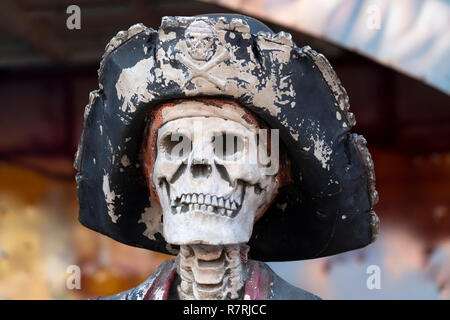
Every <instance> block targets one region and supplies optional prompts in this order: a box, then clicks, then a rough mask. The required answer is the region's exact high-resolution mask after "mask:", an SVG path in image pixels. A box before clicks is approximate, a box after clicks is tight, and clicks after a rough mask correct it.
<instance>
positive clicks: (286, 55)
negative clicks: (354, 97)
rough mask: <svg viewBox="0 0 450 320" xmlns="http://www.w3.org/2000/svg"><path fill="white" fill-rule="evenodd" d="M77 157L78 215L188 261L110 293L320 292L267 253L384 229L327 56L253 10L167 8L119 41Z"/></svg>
mask: <svg viewBox="0 0 450 320" xmlns="http://www.w3.org/2000/svg"><path fill="white" fill-rule="evenodd" d="M99 82H100V89H98V90H96V91H93V92H92V93H91V95H90V99H89V104H88V105H87V107H86V110H85V114H84V130H83V133H82V135H81V138H80V143H79V147H78V151H77V154H76V159H75V168H76V169H77V171H78V174H77V177H76V180H77V191H78V200H79V204H80V214H79V220H80V222H81V223H83V224H84V225H85V226H87V227H89V228H91V229H93V230H95V231H97V232H100V233H103V234H105V235H107V236H109V237H111V238H113V239H115V240H117V241H120V242H122V243H125V244H128V245H132V246H137V247H143V248H147V249H149V250H155V251H159V252H163V253H167V254H172V255H175V256H176V257H175V258H173V259H169V260H167V261H166V262H164V263H163V264H161V265H160V266H159V267H158V269H157V270H156V271H155V272H154V273H153V274H152V275H151V276H150V277H149V278H148V279H147V280H145V281H144V282H143V283H141V284H140V285H139V286H137V287H135V288H132V289H130V290H127V291H124V292H121V293H118V294H116V295H113V296H109V297H101V298H99V299H146V300H161V299H233V300H234V299H317V297H316V296H315V295H313V294H311V293H309V292H306V291H304V290H302V289H299V288H296V287H294V286H292V285H290V284H289V283H287V282H286V281H284V280H283V279H281V278H280V277H278V276H277V275H276V274H275V273H274V272H273V271H272V270H271V269H270V268H269V267H268V266H267V264H265V263H264V262H263V261H289V260H301V259H310V258H317V257H323V256H328V255H332V254H337V253H340V252H344V251H348V250H353V249H357V248H360V247H363V246H365V245H368V244H369V243H371V242H372V241H374V240H375V238H376V235H377V232H378V218H377V216H376V214H375V213H374V212H373V206H374V205H375V204H376V202H377V199H378V198H377V192H376V190H375V175H374V170H373V162H372V160H371V157H370V153H369V152H368V150H367V148H366V146H365V145H366V141H365V139H364V138H363V137H362V136H359V135H357V134H354V133H351V132H350V130H351V127H352V126H353V125H354V123H355V121H354V117H353V114H352V113H351V112H349V104H348V97H347V95H346V92H345V90H344V88H343V87H342V85H341V83H340V81H339V79H338V77H337V75H336V74H335V72H334V70H333V69H332V68H331V66H330V65H329V63H328V61H327V60H326V59H325V57H324V56H322V55H320V54H318V53H317V52H315V51H314V50H312V49H311V48H309V47H303V48H298V47H297V46H296V45H295V43H293V41H292V39H291V36H290V35H289V34H286V33H284V32H280V33H278V34H274V33H273V32H272V31H271V30H270V29H269V28H267V27H266V26H265V25H263V24H262V23H260V22H259V21H257V20H255V19H252V18H249V17H245V16H240V15H204V16H197V17H164V18H163V21H162V24H161V26H160V27H159V29H158V30H153V29H150V28H147V27H145V26H143V25H142V24H138V25H134V26H132V27H131V28H130V29H129V30H128V31H123V32H119V33H118V35H117V36H116V37H114V38H113V39H112V40H111V42H110V43H109V44H108V45H107V47H106V52H105V55H104V57H103V59H102V62H101V64H100V69H99Z"/></svg>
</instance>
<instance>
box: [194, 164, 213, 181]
mask: <svg viewBox="0 0 450 320" xmlns="http://www.w3.org/2000/svg"><path fill="white" fill-rule="evenodd" d="M191 173H192V177H194V178H207V177H209V175H210V174H211V166H210V165H209V164H192V165H191Z"/></svg>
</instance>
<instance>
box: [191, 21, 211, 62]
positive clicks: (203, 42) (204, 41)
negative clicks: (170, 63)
mask: <svg viewBox="0 0 450 320" xmlns="http://www.w3.org/2000/svg"><path fill="white" fill-rule="evenodd" d="M185 38H186V45H187V48H188V52H189V54H190V55H191V57H192V58H193V59H194V60H199V61H205V60H208V59H209V58H211V56H212V55H213V53H214V41H215V35H214V33H213V31H212V29H211V27H210V26H209V25H208V24H207V23H206V22H204V21H194V22H193V23H191V25H190V26H189V27H188V28H187V29H186V33H185Z"/></svg>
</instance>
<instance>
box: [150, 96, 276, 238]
mask: <svg viewBox="0 0 450 320" xmlns="http://www.w3.org/2000/svg"><path fill="white" fill-rule="evenodd" d="M232 107H234V108H232ZM212 108H213V109H214V108H215V109H217V110H212V111H211V109H212ZM167 109H170V110H169V111H170V112H172V113H173V114H178V117H177V116H174V117H173V118H174V119H173V120H170V121H167V122H165V123H164V124H163V125H162V126H161V127H159V129H158V133H157V140H156V150H157V151H156V152H157V155H156V159H155V163H154V167H153V173H152V176H151V179H152V183H153V185H154V187H155V189H156V192H157V195H158V198H159V201H160V203H161V207H162V210H163V217H164V223H163V229H164V231H163V234H164V237H165V239H166V241H167V242H168V243H171V244H178V245H182V244H209V245H225V244H237V243H246V242H248V241H249V239H250V236H251V233H252V229H253V223H254V221H255V219H257V218H258V217H259V216H260V215H262V214H263V212H264V210H265V209H266V208H267V207H268V205H269V204H270V202H271V201H272V200H273V198H274V197H275V195H276V192H277V189H278V188H277V187H278V180H277V172H276V173H274V174H267V172H266V171H265V170H264V168H265V166H264V164H262V163H260V161H257V160H256V161H255V156H254V152H257V150H258V142H257V138H256V132H257V131H256V129H258V126H256V125H255V124H252V125H250V124H249V123H248V122H246V121H245V120H244V119H243V118H244V117H243V116H242V112H243V111H242V109H240V108H236V107H235V106H230V105H223V106H221V107H220V108H216V107H213V106H210V105H206V104H204V103H202V102H199V101H191V102H184V103H183V107H178V106H175V107H171V108H167ZM208 110H209V111H208ZM256 158H257V157H256Z"/></svg>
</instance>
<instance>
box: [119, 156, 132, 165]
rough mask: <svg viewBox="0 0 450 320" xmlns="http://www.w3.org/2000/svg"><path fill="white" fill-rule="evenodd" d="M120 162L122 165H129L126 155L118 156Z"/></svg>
mask: <svg viewBox="0 0 450 320" xmlns="http://www.w3.org/2000/svg"><path fill="white" fill-rule="evenodd" d="M120 163H121V164H122V165H123V166H124V167H128V166H129V165H130V159H128V157H127V155H126V154H124V155H123V156H122V158H120Z"/></svg>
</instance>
